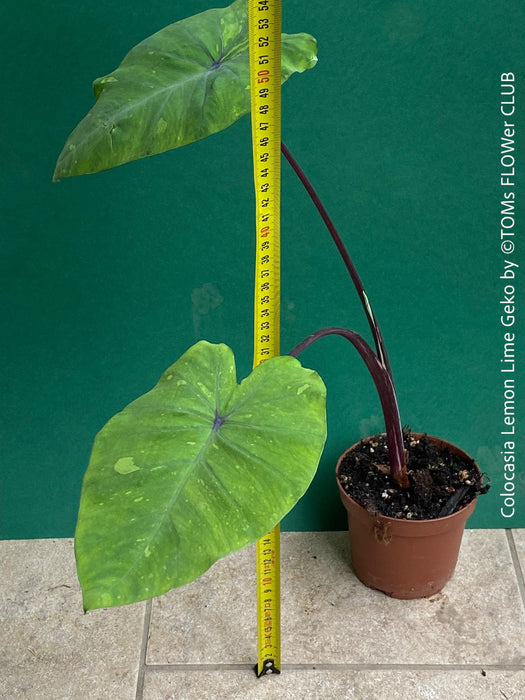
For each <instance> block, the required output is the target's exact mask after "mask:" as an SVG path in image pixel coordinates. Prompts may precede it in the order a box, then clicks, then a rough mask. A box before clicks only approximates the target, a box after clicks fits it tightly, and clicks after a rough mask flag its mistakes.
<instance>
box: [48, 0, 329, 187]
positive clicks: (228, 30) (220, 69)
mask: <svg viewBox="0 0 525 700" xmlns="http://www.w3.org/2000/svg"><path fill="white" fill-rule="evenodd" d="M247 7H248V5H247V0H235V2H234V3H233V4H232V5H230V6H229V7H226V8H222V9H212V10H207V11H206V12H202V13H200V14H198V15H194V16H193V17H189V18H187V19H184V20H181V21H180V22H176V23H175V24H171V25H169V26H168V27H166V28H164V29H162V30H161V31H160V32H157V33H156V34H153V36H150V37H149V38H148V39H145V40H144V41H142V42H141V43H140V44H138V45H137V46H136V47H135V48H134V49H132V50H131V51H130V52H129V53H128V55H127V56H126V57H125V58H124V60H123V62H122V63H121V65H120V67H119V68H117V70H115V71H114V72H113V73H110V74H109V75H107V76H105V77H104V78H99V79H98V80H96V81H95V83H94V91H95V98H96V103H95V106H94V107H93V108H92V110H91V111H90V112H89V113H88V114H87V116H86V117H85V118H84V119H83V120H82V121H81V122H80V124H79V125H78V126H77V127H76V129H75V130H74V131H73V132H72V134H71V135H70V137H69V139H68V141H67V143H66V145H65V146H64V149H63V151H62V153H61V155H60V157H59V159H58V162H57V166H56V170H55V174H54V179H55V180H58V179H60V178H61V177H67V176H71V175H83V174H86V173H94V172H98V171H100V170H107V169H108V168H112V167H114V166H116V165H120V164H121V163H127V162H128V161H131V160H136V159H137V158H143V157H144V156H149V155H153V154H155V153H162V152H164V151H167V150H169V149H172V148H177V147H178V146H183V145H185V144H187V143H191V142H193V141H196V140H197V139H202V138H204V137H205V136H209V135H210V134H213V133H215V132H217V131H220V130H221V129H224V128H226V127H227V126H229V125H230V124H232V123H233V122H234V121H236V120H237V119H239V117H241V116H242V115H243V114H246V113H247V112H248V111H249V110H250V76H249V61H248V19H247V12H248V10H247ZM316 48H317V47H316V42H315V39H314V38H313V37H311V36H310V35H308V34H294V35H287V34H283V37H282V65H281V78H282V81H283V82H284V81H285V80H287V78H289V77H290V75H291V74H292V73H296V72H299V73H302V72H303V71H305V70H306V69H308V68H312V67H313V66H314V65H315V63H316Z"/></svg>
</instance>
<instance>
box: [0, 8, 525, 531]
mask: <svg viewBox="0 0 525 700" xmlns="http://www.w3.org/2000/svg"><path fill="white" fill-rule="evenodd" d="M212 4H213V3H210V2H209V0H191V1H190V0H186V1H184V2H175V3H165V2H159V1H158V0H150V2H148V3H141V2H138V0H131V1H130V2H128V3H122V2H115V1H113V2H105V3H102V2H93V1H89V0H87V1H85V2H80V3H71V2H65V0H58V1H57V2H55V3H53V5H52V6H50V5H45V4H43V3H40V2H34V0H26V1H25V2H24V1H22V2H19V1H18V0H17V1H16V2H15V0H7V3H6V4H4V6H3V9H2V10H0V16H1V18H2V22H1V26H2V29H1V30H0V31H2V33H3V35H4V36H3V37H2V47H3V51H2V53H3V57H2V63H3V70H2V78H1V80H2V81H3V82H4V85H3V90H2V105H1V107H0V110H1V113H2V121H1V123H2V136H1V148H2V168H1V171H0V178H1V185H2V187H1V192H2V194H1V213H0V221H1V223H0V227H1V236H2V256H1V266H2V270H1V279H2V285H1V294H2V300H1V307H0V314H1V324H2V346H1V347H2V349H1V362H0V372H1V387H2V401H1V408H0V415H1V445H0V449H1V495H0V498H1V504H0V516H1V530H0V536H2V537H4V538H32V537H61V536H71V535H72V534H73V530H74V524H75V517H76V509H77V504H78V498H79V491H80V485H81V480H82V476H83V473H84V470H85V467H86V465H87V461H88V458H89V452H90V447H91V442H92V439H93V436H94V435H95V433H96V432H97V431H98V430H99V429H100V428H101V427H102V425H103V424H104V423H105V422H106V420H107V419H108V418H110V417H111V416H112V415H113V414H114V413H115V412H116V411H118V410H119V409H120V408H122V407H123V406H124V405H126V404H127V403H128V402H129V401H130V400H132V399H133V398H135V397H136V396H138V395H139V394H141V393H143V392H145V391H146V390H148V389H149V388H151V386H152V385H153V384H154V383H155V382H156V381H157V379H158V377H159V376H160V374H161V372H162V371H163V370H164V369H165V368H166V367H167V366H168V365H169V364H171V362H173V361H174V360H175V359H176V358H177V357H178V356H179V355H180V354H181V353H182V352H183V351H184V350H185V349H186V348H187V347H188V346H190V345H191V344H193V343H194V342H195V341H196V340H197V339H199V338H202V337H205V338H207V339H208V340H210V341H224V342H226V343H228V344H229V345H230V346H231V347H232V348H233V349H234V351H235V353H236V355H237V357H238V364H239V367H238V370H239V375H240V376H245V375H246V374H247V373H248V372H249V370H250V365H251V357H252V351H251V344H252V291H251V287H252V274H253V273H252V265H253V263H252V259H253V250H254V242H253V223H252V221H253V195H252V181H251V153H250V124H249V119H248V118H247V117H245V118H243V119H241V120H240V121H239V122H237V124H235V125H234V126H233V127H232V128H231V129H229V130H227V131H225V132H222V133H220V134H217V135H215V136H213V137H211V138H210V139H208V140H206V141H204V142H200V143H196V144H193V145H191V146H187V147H184V148H183V149H180V150H178V151H174V152H172V153H168V154H164V155H162V156H156V157H154V158H150V159H146V160H143V161H140V162H137V163H132V164H129V165H125V166H122V167H119V168H116V169H115V170H112V171H109V172H107V173H102V174H99V175H95V176H86V177H81V178H76V179H73V180H70V181H67V180H66V181H62V182H60V183H58V184H52V182H51V178H52V173H53V169H54V163H55V160H56V158H57V156H58V154H59V152H60V150H61V148H62V145H63V143H64V141H65V139H66V137H67V135H68V133H69V132H70V131H71V130H72V128H73V127H74V126H75V125H76V123H77V122H78V121H79V120H80V119H81V118H82V117H83V116H84V114H85V113H86V112H87V111H88V109H89V108H90V106H91V104H92V101H93V98H92V93H91V82H92V80H93V79H94V78H95V77H97V76H99V75H103V74H105V73H107V72H109V71H111V70H112V69H113V68H115V67H116V66H117V65H118V63H119V62H120V60H121V59H122V57H123V56H124V54H125V53H126V52H127V51H128V50H129V49H130V48H131V47H132V46H133V45H134V44H135V43H137V42H138V41H140V40H141V39H142V38H144V37H145V36H147V35H148V34H151V33H153V32H155V31H157V30H158V29H160V28H161V27H162V26H164V25H166V24H169V23H170V22H172V21H175V20H177V19H180V18H182V17H184V16H186V15H189V14H193V13H194V12H197V11H201V10H204V9H207V8H208V7H210V6H211V5H212ZM283 20H284V31H289V32H295V31H308V32H311V33H313V34H314V35H315V36H316V37H317V39H318V42H319V63H318V65H317V67H316V68H315V69H314V70H312V71H310V72H308V73H306V74H305V75H303V76H294V77H293V78H292V79H291V80H290V81H289V82H288V83H287V84H286V85H285V86H284V89H283V139H284V140H285V142H286V143H287V145H288V146H289V148H290V149H291V150H292V152H293V153H294V154H295V155H296V157H297V158H298V160H299V161H300V162H301V164H302V166H303V168H304V169H305V170H306V172H307V173H308V174H309V176H310V178H311V179H312V181H313V183H314V184H315V186H316V187H317V189H318V191H319V193H320V195H321V196H322V198H323V200H324V202H325V205H326V206H327V208H328V210H329V211H330V213H331V215H332V217H333V219H334V221H335V222H336V225H337V226H338V227H339V228H340V231H341V233H342V235H343V237H344V239H345V241H346V242H347V243H348V245H349V247H350V249H351V252H352V255H353V257H354V259H355V262H356V265H357V266H358V268H359V270H360V273H361V276H362V278H363V280H364V282H365V284H366V287H367V291H368V293H369V296H370V298H371V299H372V301H373V303H374V307H375V310H376V314H377V316H378V318H379V320H380V321H381V325H382V328H383V334H384V336H385V339H386V342H387V345H388V348H389V353H390V356H391V362H392V365H393V369H394V374H395V378H396V383H397V387H398V393H399V403H400V408H401V412H402V417H403V421H404V422H405V423H408V424H410V426H411V427H412V428H413V429H417V430H420V431H427V432H429V433H431V434H435V435H439V436H441V437H444V438H446V439H448V440H450V441H452V442H455V443H457V444H459V445H460V446H462V447H463V448H464V449H465V450H467V451H468V452H470V453H471V454H472V455H473V456H474V457H476V458H477V459H478V462H479V464H480V466H481V468H482V470H484V471H486V472H488V473H489V475H490V476H491V478H492V482H493V488H492V491H491V493H490V494H489V495H488V496H486V497H484V498H483V499H480V502H479V503H478V506H477V510H476V512H475V515H474V516H473V518H472V520H471V526H473V527H508V526H513V527H523V526H524V525H525V505H524V504H525V478H524V473H525V472H524V466H523V465H524V464H525V462H524V448H523V443H524V441H525V440H524V438H525V434H524V433H523V427H522V423H521V422H520V421H521V420H522V418H523V411H521V414H520V415H518V410H519V408H520V406H521V405H522V404H521V401H520V396H519V392H520V391H521V384H520V382H519V378H520V377H522V376H523V372H522V371H520V370H521V362H522V359H521V358H522V355H521V354H518V351H519V352H520V353H521V343H520V339H521V338H523V333H524V327H523V312H522V309H521V306H520V305H519V304H518V306H517V315H516V321H515V325H514V327H513V328H512V331H513V332H515V334H516V339H517V341H516V342H517V345H516V352H517V358H516V369H515V373H514V375H512V376H513V377H515V378H516V394H517V395H516V420H517V428H516V435H515V436H514V440H515V448H514V451H515V455H514V456H515V459H516V464H517V465H518V471H517V474H518V476H517V477H516V479H515V482H514V483H515V484H516V492H515V501H516V506H515V508H516V510H515V515H514V517H512V518H506V519H505V518H503V517H502V516H501V514H500V508H501V505H502V498H501V497H500V496H499V494H500V493H501V492H502V488H503V484H504V462H503V456H502V455H501V454H500V452H501V450H503V443H504V439H503V436H502V435H501V431H502V430H504V429H505V426H504V424H503V401H504V397H503V375H502V374H501V372H500V367H501V365H500V359H501V358H502V354H503V342H504V339H503V333H504V331H505V329H504V328H503V327H502V324H501V322H500V313H501V308H502V305H501V304H500V301H501V300H502V299H503V297H502V294H503V287H504V286H505V284H509V283H512V284H513V286H514V287H515V288H516V295H517V298H520V295H521V299H523V293H522V287H521V285H522V281H521V280H522V274H521V269H520V270H519V271H518V274H517V277H516V279H514V280H512V281H511V280H507V281H504V280H501V279H500V275H502V274H503V266H504V262H503V261H504V260H505V259H507V260H512V261H514V262H517V263H519V264H520V266H521V265H523V264H525V260H524V256H523V253H522V250H523V246H524V245H525V244H524V243H523V242H521V247H520V238H519V236H518V234H516V238H515V243H516V249H515V251H514V253H512V255H507V256H505V255H504V254H503V253H502V251H501V250H500V219H501V213H500V211H501V205H500V201H501V199H502V193H503V192H504V191H505V190H510V189H512V190H513V191H514V192H515V195H516V202H517V203H516V212H517V217H516V229H515V230H516V232H518V231H519V230H520V227H519V223H523V221H525V219H522V217H523V207H522V206H521V202H522V201H523V179H524V174H523V173H524V168H525V159H524V153H523V143H524V137H523V134H524V133H525V130H524V128H523V126H524V125H523V103H524V102H525V80H524V77H525V63H524V59H525V52H524V45H523V30H524V28H525V21H524V6H523V3H522V2H521V1H520V0H509V1H508V2H506V3H494V2H487V1H482V2H480V1H479V0H476V1H475V0H467V1H463V2H462V1H459V2H458V1H457V0H456V1H455V2H447V1H445V2H443V0H430V1H429V2H425V3H423V2H415V1H409V0H406V1H396V2H379V1H377V0H376V1H374V0H372V1H370V2H367V3H362V2H353V3H352V2H350V3H314V2H310V3H305V2H300V1H299V0H284V1H283ZM508 72H513V73H514V74H515V76H516V80H515V85H516V90H517V92H516V95H517V97H516V105H517V109H516V112H515V114H514V115H513V117H512V121H513V123H514V122H515V123H516V129H517V132H516V142H517V146H516V151H515V152H514V156H515V158H516V168H517V175H516V178H515V181H514V182H515V184H514V186H513V187H512V188H511V187H507V188H505V187H502V186H501V184H500V171H501V167H500V158H501V136H503V121H504V117H503V116H502V114H501V112H500V102H501V95H500V74H501V73H508ZM282 204H283V212H282V218H283V222H282V230H283V239H282V256H283V269H282V350H283V352H286V351H287V349H290V348H291V347H293V345H295V344H296V343H297V342H299V341H300V340H302V339H303V338H304V337H305V336H306V335H308V334H309V333H310V332H312V331H313V330H316V329H317V328H320V327H322V326H326V325H347V326H350V327H353V328H355V329H357V330H362V331H364V332H366V330H367V329H366V323H365V321H364V319H363V314H362V312H361V310H360V307H359V304H358V301H357V298H356V295H355V293H354V291H353V289H352V287H351V285H350V283H349V280H348V279H347V277H346V275H345V270H344V268H343V265H342V263H341V262H340V261H339V259H338V258H337V256H336V254H335V252H334V248H333V244H332V243H331V241H330V239H329V238H328V235H327V234H326V233H325V231H324V229H323V227H322V225H321V222H320V220H319V219H318V216H317V214H316V212H315V210H314V209H313V207H312V205H311V203H310V202H309V201H308V199H307V197H306V195H305V193H304V192H303V190H302V188H301V186H300V184H299V183H298V182H297V181H296V180H295V179H294V177H292V174H291V173H290V171H289V168H288V167H286V166H283V194H282ZM302 361H303V363H304V364H306V365H307V366H310V367H313V368H315V369H317V370H318V371H319V372H320V374H321V375H322V376H323V378H324V379H325V381H326V384H327V387H328V394H329V398H328V412H329V415H328V420H329V438H328V442H327V446H326V450H325V453H324V457H323V460H322V463H321V466H320V469H319V473H318V476H317V477H316V479H315V482H314V484H313V485H312V487H311V488H310V490H309V492H308V493H307V495H306V496H305V497H304V499H303V500H302V501H301V502H300V503H299V505H298V506H297V507H296V508H295V509H294V511H293V512H292V513H291V514H290V515H289V516H288V517H287V518H286V520H285V521H284V523H283V527H284V528H285V529H289V530H301V529H319V530H328V529H340V528H343V527H344V526H345V522H344V515H343V509H342V507H341V506H339V503H338V495H337V491H336V488H335V486H334V479H333V469H334V464H335V461H336V458H337V456H338V454H339V453H340V452H342V451H343V450H344V449H345V448H346V447H347V446H348V445H349V444H351V443H353V442H354V441H356V440H357V439H358V438H359V437H360V436H362V435H365V434H369V433H371V432H378V431H381V430H382V428H383V424H382V419H381V414H380V407H379V402H378V400H377V398H376V395H375V393H374V389H373V385H372V382H371V380H370V378H369V377H368V376H367V374H366V371H365V370H364V368H363V367H362V366H361V363H360V360H359V358H358V357H357V355H356V354H355V353H354V352H353V351H352V349H351V348H350V346H348V344H347V343H345V342H344V341H343V340H341V339H336V338H328V339H325V340H324V341H322V342H321V343H319V344H317V346H316V347H314V348H311V349H310V350H308V351H307V352H306V353H304V355H303V356H302Z"/></svg>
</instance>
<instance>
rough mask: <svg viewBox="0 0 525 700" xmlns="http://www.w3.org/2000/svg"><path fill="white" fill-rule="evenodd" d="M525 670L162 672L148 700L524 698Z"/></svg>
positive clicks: (147, 690) (149, 678)
mask: <svg viewBox="0 0 525 700" xmlns="http://www.w3.org/2000/svg"><path fill="white" fill-rule="evenodd" d="M524 695H525V671H514V672H512V671H499V670H498V671H493V670H488V671H486V675H485V676H483V675H482V671H481V668H480V669H472V670H468V671H456V670H447V671H442V670H424V671H423V670H417V671H414V670H409V671H399V670H375V671H356V670H286V669H284V671H283V673H282V674H281V675H280V676H276V675H272V676H270V677H266V678H261V679H256V678H255V676H254V675H253V674H252V673H251V672H250V671H249V670H241V671H213V672H210V671H199V672H196V671H186V672H185V671H175V672H173V671H161V672H149V673H147V675H146V678H145V685H144V696H143V697H144V700H306V698H307V699H308V700H330V699H332V698H333V699H334V700H407V699H408V698H409V699H410V700H451V699H453V700H474V699H476V700H505V699H507V700H522V698H523V697H524Z"/></svg>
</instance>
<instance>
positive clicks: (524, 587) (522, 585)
mask: <svg viewBox="0 0 525 700" xmlns="http://www.w3.org/2000/svg"><path fill="white" fill-rule="evenodd" d="M505 534H506V536H507V543H508V545H509V549H510V555H511V557H512V563H513V564H514V571H515V573H516V579H517V581H518V588H519V590H520V595H521V602H522V603H523V606H524V607H525V581H524V578H523V570H522V568H521V563H520V559H519V556H518V550H517V549H516V542H515V541H514V536H513V534H512V530H511V529H510V528H509V529H508V530H505Z"/></svg>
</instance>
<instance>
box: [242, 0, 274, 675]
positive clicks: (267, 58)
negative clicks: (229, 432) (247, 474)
mask: <svg viewBox="0 0 525 700" xmlns="http://www.w3.org/2000/svg"><path fill="white" fill-rule="evenodd" d="M248 23H249V45H250V86H251V89H250V94H251V113H252V142H253V172H254V182H255V209H256V252H255V259H256V262H255V300H254V301H255V304H254V360H253V364H254V367H255V366H257V365H258V364H260V363H261V362H263V361H264V360H267V359H269V358H270V357H274V356H275V355H279V325H280V324H279V321H280V318H279V303H280V188H281V0H248ZM279 569H280V565H279V525H276V527H275V528H274V529H273V530H272V531H271V532H270V533H268V534H267V535H265V536H264V537H262V538H261V539H260V540H258V541H257V543H256V576H257V625H258V634H257V647H258V662H257V666H256V667H255V671H256V673H257V676H259V677H260V676H262V675H265V674H268V673H280V669H281V629H280V626H281V620H280V616H281V612H280V576H279Z"/></svg>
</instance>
